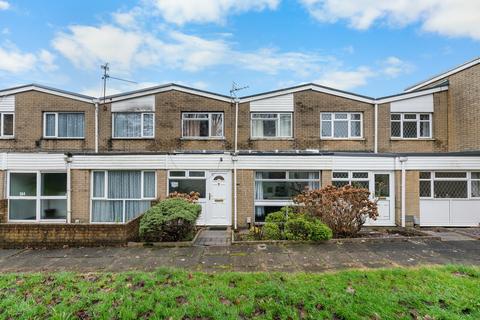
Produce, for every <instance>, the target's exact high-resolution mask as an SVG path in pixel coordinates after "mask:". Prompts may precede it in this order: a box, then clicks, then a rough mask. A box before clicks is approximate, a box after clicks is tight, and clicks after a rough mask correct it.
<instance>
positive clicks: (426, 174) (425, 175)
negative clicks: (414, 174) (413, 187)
mask: <svg viewBox="0 0 480 320" xmlns="http://www.w3.org/2000/svg"><path fill="white" fill-rule="evenodd" d="M430 176H431V175H430V172H420V179H430Z"/></svg>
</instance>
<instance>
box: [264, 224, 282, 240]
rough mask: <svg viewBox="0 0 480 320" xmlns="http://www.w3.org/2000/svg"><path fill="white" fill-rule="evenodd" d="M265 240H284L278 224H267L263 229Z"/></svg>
mask: <svg viewBox="0 0 480 320" xmlns="http://www.w3.org/2000/svg"><path fill="white" fill-rule="evenodd" d="M262 232H263V239H265V240H280V239H282V232H281V231H280V227H279V226H278V224H277V223H273V222H267V223H265V224H264V225H263V227H262Z"/></svg>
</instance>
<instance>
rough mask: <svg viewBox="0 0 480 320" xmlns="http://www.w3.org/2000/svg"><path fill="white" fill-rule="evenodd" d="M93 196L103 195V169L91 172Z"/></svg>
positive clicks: (101, 196) (100, 196)
mask: <svg viewBox="0 0 480 320" xmlns="http://www.w3.org/2000/svg"><path fill="white" fill-rule="evenodd" d="M93 197H94V198H103V197H105V172H103V171H95V172H93Z"/></svg>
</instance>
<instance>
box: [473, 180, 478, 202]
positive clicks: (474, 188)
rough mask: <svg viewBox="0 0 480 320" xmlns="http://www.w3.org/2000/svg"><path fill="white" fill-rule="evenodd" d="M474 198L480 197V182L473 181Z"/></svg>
mask: <svg viewBox="0 0 480 320" xmlns="http://www.w3.org/2000/svg"><path fill="white" fill-rule="evenodd" d="M472 197H475V198H478V197H480V180H478V181H477V180H475V181H472Z"/></svg>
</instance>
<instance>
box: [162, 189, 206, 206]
mask: <svg viewBox="0 0 480 320" xmlns="http://www.w3.org/2000/svg"><path fill="white" fill-rule="evenodd" d="M168 198H171V199H185V200H187V201H188V202H190V203H194V202H197V201H198V199H199V198H200V193H198V192H194V191H192V192H190V193H181V192H172V193H170V194H169V195H168Z"/></svg>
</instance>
